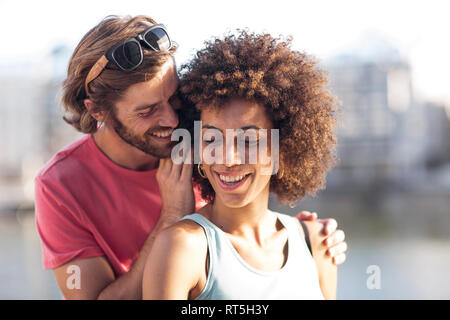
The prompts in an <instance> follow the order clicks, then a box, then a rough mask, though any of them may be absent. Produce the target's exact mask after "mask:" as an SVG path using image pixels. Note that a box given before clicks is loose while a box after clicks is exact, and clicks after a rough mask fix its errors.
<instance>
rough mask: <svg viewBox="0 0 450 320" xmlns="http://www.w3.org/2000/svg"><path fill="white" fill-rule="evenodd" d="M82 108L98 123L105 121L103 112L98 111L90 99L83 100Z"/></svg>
mask: <svg viewBox="0 0 450 320" xmlns="http://www.w3.org/2000/svg"><path fill="white" fill-rule="evenodd" d="M83 102H84V106H85V107H86V109H87V110H88V111H89V113H90V115H91V117H92V118H94V119H95V120H97V121H98V122H104V120H105V112H104V111H102V110H100V108H99V107H98V106H97V105H96V104H95V103H94V102H92V100H90V99H84V101H83Z"/></svg>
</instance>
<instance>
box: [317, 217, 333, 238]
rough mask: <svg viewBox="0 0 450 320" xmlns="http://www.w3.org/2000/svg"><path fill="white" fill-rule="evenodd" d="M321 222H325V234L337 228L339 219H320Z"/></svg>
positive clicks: (323, 230)
mask: <svg viewBox="0 0 450 320" xmlns="http://www.w3.org/2000/svg"><path fill="white" fill-rule="evenodd" d="M319 222H321V223H322V224H323V229H322V232H323V234H324V235H326V236H327V235H330V234H332V233H333V232H335V231H336V229H337V226H338V224H337V221H336V220H334V219H320V220H319Z"/></svg>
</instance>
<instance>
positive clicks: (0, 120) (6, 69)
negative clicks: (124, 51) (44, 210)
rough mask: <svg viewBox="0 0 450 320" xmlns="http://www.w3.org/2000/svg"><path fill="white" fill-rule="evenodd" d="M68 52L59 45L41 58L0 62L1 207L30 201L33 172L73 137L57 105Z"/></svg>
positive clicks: (32, 192)
mask: <svg viewBox="0 0 450 320" xmlns="http://www.w3.org/2000/svg"><path fill="white" fill-rule="evenodd" d="M69 54H70V50H69V49H68V48H67V47H65V46H58V47H55V48H54V49H53V50H52V52H51V53H50V54H49V55H48V56H46V57H45V58H44V59H43V60H42V61H39V62H36V63H24V64H17V65H3V66H0V94H1V96H2V102H1V103H0V115H1V116H0V137H1V138H0V150H1V152H0V194H1V196H0V209H1V208H2V207H15V206H18V205H21V204H23V203H24V202H27V201H28V203H31V202H32V200H33V194H34V189H33V179H34V176H35V175H36V173H37V171H38V170H39V168H40V167H42V165H43V164H44V163H45V162H46V161H47V160H48V159H49V158H50V157H51V155H52V154H53V153H54V152H56V151H57V150H58V149H59V148H60V147H61V146H62V145H64V144H65V143H66V142H67V141H70V140H73V136H74V135H75V132H74V130H73V129H72V128H71V127H70V126H68V125H66V124H65V123H64V122H63V121H62V119H61V116H62V111H61V109H60V108H59V97H60V88H61V82H62V80H63V79H64V76H65V71H66V68H67V62H68V59H69Z"/></svg>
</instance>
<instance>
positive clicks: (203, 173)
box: [197, 163, 206, 179]
mask: <svg viewBox="0 0 450 320" xmlns="http://www.w3.org/2000/svg"><path fill="white" fill-rule="evenodd" d="M197 171H198V174H199V175H200V177H202V178H203V179H206V173H205V171H204V170H203V169H202V168H200V163H199V164H197Z"/></svg>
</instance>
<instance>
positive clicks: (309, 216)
mask: <svg viewBox="0 0 450 320" xmlns="http://www.w3.org/2000/svg"><path fill="white" fill-rule="evenodd" d="M297 219H299V220H304V221H314V220H316V219H317V213H315V212H313V213H311V212H309V211H305V210H304V211H302V212H300V213H299V214H298V215H297Z"/></svg>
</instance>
